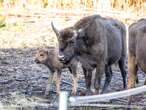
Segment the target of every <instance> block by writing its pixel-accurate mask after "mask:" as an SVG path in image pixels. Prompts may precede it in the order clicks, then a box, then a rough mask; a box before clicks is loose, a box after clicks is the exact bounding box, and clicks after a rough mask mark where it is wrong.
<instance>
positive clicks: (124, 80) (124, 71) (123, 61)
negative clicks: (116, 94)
mask: <svg viewBox="0 0 146 110" xmlns="http://www.w3.org/2000/svg"><path fill="white" fill-rule="evenodd" d="M118 64H119V68H120V71H121V75H122V78H123V88H124V89H125V88H126V87H127V85H126V74H127V73H126V70H125V60H124V58H121V59H120V60H119V62H118Z"/></svg>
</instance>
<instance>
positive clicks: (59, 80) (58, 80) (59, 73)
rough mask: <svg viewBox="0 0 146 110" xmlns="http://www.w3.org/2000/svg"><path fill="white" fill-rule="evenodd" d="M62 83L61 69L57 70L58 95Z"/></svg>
mask: <svg viewBox="0 0 146 110" xmlns="http://www.w3.org/2000/svg"><path fill="white" fill-rule="evenodd" d="M60 83H61V71H58V72H57V78H56V91H57V95H59V93H60Z"/></svg>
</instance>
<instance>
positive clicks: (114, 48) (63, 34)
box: [52, 15, 126, 93]
mask: <svg viewBox="0 0 146 110" xmlns="http://www.w3.org/2000/svg"><path fill="white" fill-rule="evenodd" d="M52 28H53V30H54V32H55V33H56V35H57V38H58V41H59V56H58V57H59V59H60V61H61V62H63V63H68V62H70V61H71V60H72V58H77V59H78V60H79V61H80V62H81V63H82V64H85V62H84V60H83V59H89V60H90V61H94V62H96V65H94V66H95V67H96V74H95V76H94V81H93V83H94V89H95V91H94V92H95V93H98V92H99V89H100V82H101V77H102V75H103V73H104V72H105V73H106V80H105V84H104V87H103V91H104V90H105V89H106V87H107V86H108V84H109V82H110V80H111V74H112V71H111V65H112V64H114V63H116V62H118V63H119V67H120V69H121V73H122V77H123V82H124V87H126V71H125V68H124V66H125V65H124V61H125V56H126V45H125V42H126V41H125V40H126V38H125V37H126V34H125V33H126V31H125V26H124V25H123V24H122V23H121V22H119V21H117V20H114V19H111V18H103V17H101V16H99V15H92V16H87V17H84V18H82V19H81V20H79V21H78V22H77V23H75V25H74V26H72V27H68V28H65V29H63V30H61V31H58V30H57V29H56V28H55V27H54V25H53V23H52ZM87 56H88V57H87ZM95 67H94V68H95ZM84 74H85V80H86V86H87V88H88V89H90V86H91V77H92V73H91V72H86V71H84Z"/></svg>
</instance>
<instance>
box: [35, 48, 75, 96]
mask: <svg viewBox="0 0 146 110" xmlns="http://www.w3.org/2000/svg"><path fill="white" fill-rule="evenodd" d="M57 56H58V55H57V51H56V49H52V50H49V51H47V50H39V51H37V53H36V58H35V62H36V63H40V64H44V65H46V66H47V67H48V68H49V69H50V71H51V75H50V77H49V83H50V81H51V83H52V81H53V79H54V77H55V76H56V74H57V78H56V86H57V94H59V92H60V80H61V70H62V69H63V68H69V70H70V72H71V73H73V76H74V77H73V82H74V84H73V86H74V87H73V89H72V93H73V94H76V91H77V88H76V86H77V76H76V75H77V74H76V70H77V61H75V60H72V62H70V63H69V65H65V64H62V63H60V62H59V60H58V57H57ZM49 86H50V84H49ZM49 86H48V88H47V89H48V90H47V91H49ZM46 94H47V93H46Z"/></svg>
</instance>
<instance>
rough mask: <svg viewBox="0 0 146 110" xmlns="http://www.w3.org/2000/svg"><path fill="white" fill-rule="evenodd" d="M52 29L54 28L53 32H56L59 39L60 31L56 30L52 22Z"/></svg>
mask: <svg viewBox="0 0 146 110" xmlns="http://www.w3.org/2000/svg"><path fill="white" fill-rule="evenodd" d="M51 27H52V29H53V31H54V32H55V34H56V36H57V37H59V31H58V30H57V29H56V28H55V26H54V24H53V22H51Z"/></svg>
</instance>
